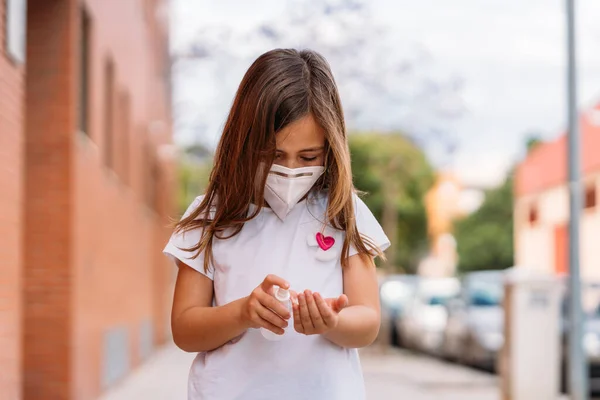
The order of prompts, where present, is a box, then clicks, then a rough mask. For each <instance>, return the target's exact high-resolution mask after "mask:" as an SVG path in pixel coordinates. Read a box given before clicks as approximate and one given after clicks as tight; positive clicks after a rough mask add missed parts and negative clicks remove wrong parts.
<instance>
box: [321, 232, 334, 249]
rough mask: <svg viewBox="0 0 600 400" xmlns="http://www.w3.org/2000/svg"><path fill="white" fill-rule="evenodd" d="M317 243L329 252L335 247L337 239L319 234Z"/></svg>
mask: <svg viewBox="0 0 600 400" xmlns="http://www.w3.org/2000/svg"><path fill="white" fill-rule="evenodd" d="M317 243H318V244H319V247H320V248H321V249H323V250H325V251H327V250H329V249H330V248H331V246H333V245H334V243H335V239H334V238H333V237H332V236H325V235H323V234H322V233H321V232H319V233H317Z"/></svg>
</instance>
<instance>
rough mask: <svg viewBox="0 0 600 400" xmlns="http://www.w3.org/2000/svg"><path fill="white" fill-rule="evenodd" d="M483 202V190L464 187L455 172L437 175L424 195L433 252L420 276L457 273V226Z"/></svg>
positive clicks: (445, 275)
mask: <svg viewBox="0 0 600 400" xmlns="http://www.w3.org/2000/svg"><path fill="white" fill-rule="evenodd" d="M482 201H483V193H482V191H481V189H480V188H473V187H467V186H465V185H463V184H462V183H461V182H460V181H459V179H458V178H457V177H456V176H455V175H454V174H452V173H448V172H440V173H439V174H438V176H437V179H436V181H435V183H434V185H433V187H432V188H431V189H430V190H429V191H428V192H427V194H426V195H425V208H426V212H427V232H428V236H429V248H430V250H429V254H428V255H427V257H425V258H424V259H423V260H422V262H421V263H420V265H419V269H418V272H419V275H422V276H428V277H448V276H453V275H454V274H455V272H456V267H457V262H458V254H457V251H456V240H455V238H454V235H453V232H454V223H455V221H456V220H458V219H460V218H464V217H466V216H467V215H469V214H470V213H471V212H473V211H475V210H476V209H477V208H478V207H479V205H481V202H482Z"/></svg>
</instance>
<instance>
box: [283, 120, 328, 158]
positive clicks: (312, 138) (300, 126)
mask: <svg viewBox="0 0 600 400" xmlns="http://www.w3.org/2000/svg"><path fill="white" fill-rule="evenodd" d="M275 141H276V143H277V155H276V156H275V164H277V165H281V166H283V167H287V168H302V167H314V166H322V165H324V163H325V132H323V129H322V128H321V127H320V126H319V125H318V124H317V122H316V121H315V119H314V118H313V116H312V114H309V115H307V116H305V117H302V118H300V119H299V120H297V121H295V122H292V123H291V124H289V125H287V126H286V127H285V128H283V129H282V130H280V131H279V132H277V134H276V135H275Z"/></svg>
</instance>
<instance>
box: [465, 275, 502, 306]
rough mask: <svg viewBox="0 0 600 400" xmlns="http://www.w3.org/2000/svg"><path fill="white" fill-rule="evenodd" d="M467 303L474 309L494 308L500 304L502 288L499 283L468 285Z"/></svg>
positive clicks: (483, 282) (480, 281)
mask: <svg viewBox="0 0 600 400" xmlns="http://www.w3.org/2000/svg"><path fill="white" fill-rule="evenodd" d="M468 295H469V303H470V304H471V305H472V306H475V307H495V306H499V305H500V304H501V303H502V299H503V295H504V288H503V287H502V282H500V281H496V282H494V281H484V280H479V281H473V282H470V283H469V289H468Z"/></svg>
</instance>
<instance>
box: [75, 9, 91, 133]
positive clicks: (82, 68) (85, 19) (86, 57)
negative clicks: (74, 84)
mask: <svg viewBox="0 0 600 400" xmlns="http://www.w3.org/2000/svg"><path fill="white" fill-rule="evenodd" d="M79 23H80V27H79V29H80V31H81V32H80V34H81V37H80V40H79V110H78V111H79V131H80V132H83V133H85V134H87V135H89V134H90V132H89V88H90V84H89V79H90V24H91V21H90V16H89V14H88V13H87V11H86V10H85V9H83V8H82V9H81V17H80V22H79Z"/></svg>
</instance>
